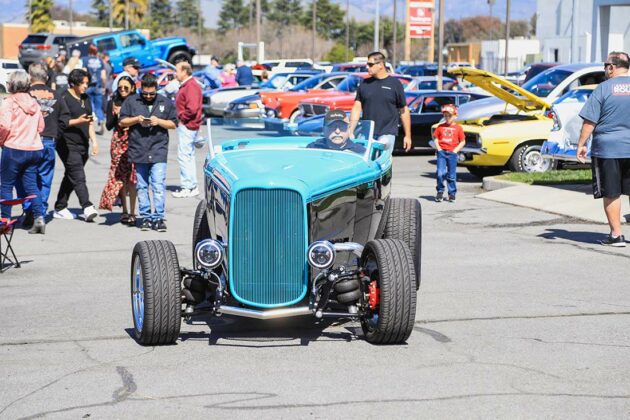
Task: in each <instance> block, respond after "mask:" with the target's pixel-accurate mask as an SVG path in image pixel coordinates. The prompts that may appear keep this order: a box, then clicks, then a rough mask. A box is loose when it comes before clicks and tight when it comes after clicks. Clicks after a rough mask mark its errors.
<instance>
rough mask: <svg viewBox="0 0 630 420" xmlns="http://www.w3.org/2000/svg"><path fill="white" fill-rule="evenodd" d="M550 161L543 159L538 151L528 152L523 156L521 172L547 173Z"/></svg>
mask: <svg viewBox="0 0 630 420" xmlns="http://www.w3.org/2000/svg"><path fill="white" fill-rule="evenodd" d="M551 164H552V159H548V158H544V157H543V156H542V154H541V153H540V149H533V148H532V150H529V151H528V152H527V153H526V154H525V155H524V156H523V170H524V171H525V172H547V171H548V170H549V169H551Z"/></svg>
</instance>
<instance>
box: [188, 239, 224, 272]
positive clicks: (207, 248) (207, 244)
mask: <svg viewBox="0 0 630 420" xmlns="http://www.w3.org/2000/svg"><path fill="white" fill-rule="evenodd" d="M224 253H225V251H224V249H223V245H221V243H220V242H218V241H215V240H214V239H204V240H203V241H201V242H199V243H198V244H197V246H195V259H196V260H197V262H198V263H199V264H200V265H201V266H203V267H205V268H210V269H212V268H217V267H218V266H219V265H221V263H222V262H223V257H224Z"/></svg>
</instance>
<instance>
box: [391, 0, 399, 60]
mask: <svg viewBox="0 0 630 420" xmlns="http://www.w3.org/2000/svg"><path fill="white" fill-rule="evenodd" d="M396 3H398V0H394V18H393V19H392V22H394V45H393V47H392V67H394V68H396V43H397V39H396V38H397V35H398V33H397V32H398V16H396Z"/></svg>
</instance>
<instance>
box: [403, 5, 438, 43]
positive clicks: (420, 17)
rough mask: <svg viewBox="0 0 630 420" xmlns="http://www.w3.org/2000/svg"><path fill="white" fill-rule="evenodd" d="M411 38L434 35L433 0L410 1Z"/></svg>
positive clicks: (408, 10) (408, 8) (408, 11)
mask: <svg viewBox="0 0 630 420" xmlns="http://www.w3.org/2000/svg"><path fill="white" fill-rule="evenodd" d="M407 4H408V6H407V13H408V15H407V16H408V19H409V38H432V37H433V8H434V2H433V1H409V2H408V3H407Z"/></svg>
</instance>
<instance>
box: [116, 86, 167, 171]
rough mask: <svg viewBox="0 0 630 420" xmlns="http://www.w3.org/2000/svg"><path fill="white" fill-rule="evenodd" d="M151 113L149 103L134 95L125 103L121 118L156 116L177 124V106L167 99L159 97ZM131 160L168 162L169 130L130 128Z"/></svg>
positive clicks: (154, 102) (129, 152)
mask: <svg viewBox="0 0 630 420" xmlns="http://www.w3.org/2000/svg"><path fill="white" fill-rule="evenodd" d="M151 105H153V108H152V109H151V111H149V107H148V105H147V103H146V102H145V101H144V99H142V96H140V95H134V96H131V97H129V98H127V99H126V100H125V102H123V105H122V108H121V109H120V115H119V118H120V119H121V120H122V119H125V118H128V117H136V116H138V115H142V116H145V117H147V118H149V117H151V116H156V117H158V118H161V119H163V120H171V121H173V122H174V123H176V124H177V112H176V111H175V105H173V103H172V102H171V101H170V100H169V99H168V98H166V97H164V96H162V95H157V97H156V98H155V100H154V101H153V104H151ZM128 156H129V160H130V161H131V162H134V163H157V162H166V159H167V156H168V130H166V129H164V128H162V127H160V126H155V127H143V126H142V125H141V124H135V125H132V126H131V127H129V151H128Z"/></svg>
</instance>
